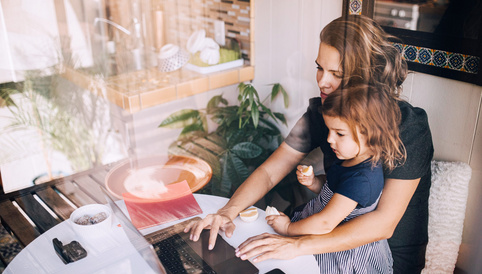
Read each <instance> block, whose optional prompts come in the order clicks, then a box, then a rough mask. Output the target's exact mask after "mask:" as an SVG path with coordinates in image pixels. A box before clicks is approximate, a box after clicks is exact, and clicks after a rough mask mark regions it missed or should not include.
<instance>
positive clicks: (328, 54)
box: [315, 43, 343, 102]
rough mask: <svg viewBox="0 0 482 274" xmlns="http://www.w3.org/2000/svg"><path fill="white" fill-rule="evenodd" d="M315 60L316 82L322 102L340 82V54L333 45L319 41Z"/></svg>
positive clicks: (341, 72) (341, 75) (341, 74)
mask: <svg viewBox="0 0 482 274" xmlns="http://www.w3.org/2000/svg"><path fill="white" fill-rule="evenodd" d="M315 62H316V65H317V67H316V69H317V72H316V82H318V87H319V88H320V96H321V101H322V102H323V101H325V98H326V97H327V96H328V94H330V93H332V92H333V91H334V90H336V89H337V88H338V87H339V86H340V84H341V79H342V77H343V71H342V70H341V66H340V63H341V62H340V54H339V53H338V51H337V50H336V49H335V48H334V47H332V46H329V45H327V44H324V43H320V49H319V50H318V57H317V58H316V61H315Z"/></svg>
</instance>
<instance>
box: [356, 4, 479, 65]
mask: <svg viewBox="0 0 482 274" xmlns="http://www.w3.org/2000/svg"><path fill="white" fill-rule="evenodd" d="M362 3H363V1H362V0H350V1H349V7H348V8H349V11H348V12H349V14H356V15H360V14H362ZM394 45H395V47H396V48H397V49H398V50H399V51H400V53H401V54H402V56H403V58H405V60H406V61H408V62H414V63H420V64H424V65H428V66H434V67H440V68H446V69H452V70H457V71H462V72H467V73H472V74H477V73H478V71H479V64H480V58H479V57H477V56H471V55H466V54H461V53H457V52H447V51H443V50H438V49H431V48H424V47H417V46H414V45H406V44H400V43H394Z"/></svg>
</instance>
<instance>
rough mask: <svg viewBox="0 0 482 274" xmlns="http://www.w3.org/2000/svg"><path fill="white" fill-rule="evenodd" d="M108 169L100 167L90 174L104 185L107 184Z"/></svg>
mask: <svg viewBox="0 0 482 274" xmlns="http://www.w3.org/2000/svg"><path fill="white" fill-rule="evenodd" d="M107 172H108V171H107V170H106V169H104V168H101V169H98V170H96V171H94V172H92V173H91V174H90V177H92V178H93V179H94V180H95V181H96V182H97V183H98V184H100V185H102V186H104V185H105V176H106V175H107Z"/></svg>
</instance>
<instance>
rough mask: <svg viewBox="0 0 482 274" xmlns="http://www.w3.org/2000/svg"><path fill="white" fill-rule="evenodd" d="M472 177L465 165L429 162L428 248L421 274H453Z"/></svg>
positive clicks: (467, 166) (460, 163)
mask: <svg viewBox="0 0 482 274" xmlns="http://www.w3.org/2000/svg"><path fill="white" fill-rule="evenodd" d="M471 175H472V170H471V168H470V166H469V165H468V164H466V163H462V162H444V161H432V186H431V188H430V196H429V221H428V245H427V251H426V255H425V268H424V269H423V271H422V273H430V274H431V273H437V274H438V273H454V269H455V263H456V262H457V257H458V252H459V247H460V244H461V242H462V232H463V226H464V218H465V208H466V204H467V196H468V189H469V181H470V177H471Z"/></svg>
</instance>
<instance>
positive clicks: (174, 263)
mask: <svg viewBox="0 0 482 274" xmlns="http://www.w3.org/2000/svg"><path fill="white" fill-rule="evenodd" d="M189 221H191V220H187V221H184V222H181V223H178V224H176V225H174V226H171V227H169V228H166V229H164V230H160V231H156V232H154V233H151V234H149V235H146V236H145V237H146V239H147V241H148V242H149V243H151V244H152V246H153V247H154V250H155V251H156V253H157V256H158V257H159V259H160V260H161V262H162V264H163V266H164V268H166V271H168V272H169V273H172V274H178V273H195V274H204V273H207V274H215V273H216V272H215V271H214V270H213V269H212V268H211V267H210V266H209V265H208V264H207V263H206V262H205V261H204V260H203V259H202V258H201V257H200V256H199V255H198V254H197V253H196V252H195V251H194V250H193V249H192V248H191V246H189V244H188V243H186V241H185V240H184V239H183V238H182V237H181V236H180V235H179V234H177V233H179V232H181V231H182V230H184V227H185V226H186V224H187V223H188V222H189Z"/></svg>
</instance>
